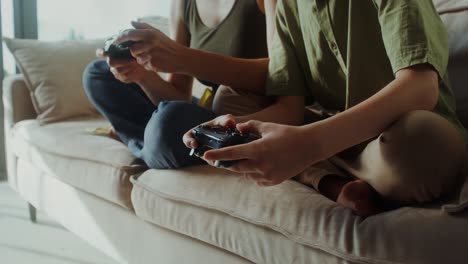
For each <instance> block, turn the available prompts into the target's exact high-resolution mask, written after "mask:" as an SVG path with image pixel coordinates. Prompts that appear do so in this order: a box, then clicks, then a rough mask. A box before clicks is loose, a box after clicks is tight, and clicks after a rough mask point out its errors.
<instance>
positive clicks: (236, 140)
mask: <svg viewBox="0 0 468 264" xmlns="http://www.w3.org/2000/svg"><path fill="white" fill-rule="evenodd" d="M192 136H193V137H194V138H195V139H196V140H197V143H198V147H197V148H196V149H192V151H191V152H190V155H191V156H193V155H195V156H197V157H203V155H204V154H205V152H206V151H208V150H210V149H220V148H224V147H229V146H235V145H240V144H246V143H249V142H252V141H254V140H256V139H258V138H259V137H257V136H255V135H252V134H248V133H241V132H240V131H239V130H237V129H234V128H229V127H220V126H207V125H201V126H198V127H197V128H195V129H194V130H192ZM235 162H236V161H235V160H234V161H233V160H230V161H218V162H216V166H217V167H224V168H228V167H230V166H232V165H233V164H234V163H235Z"/></svg>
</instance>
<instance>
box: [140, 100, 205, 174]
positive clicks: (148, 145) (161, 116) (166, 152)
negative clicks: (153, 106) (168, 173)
mask: <svg viewBox="0 0 468 264" xmlns="http://www.w3.org/2000/svg"><path fill="white" fill-rule="evenodd" d="M199 109H200V108H199V107H196V106H194V105H193V104H190V103H186V102H182V101H167V102H166V101H163V102H161V103H160V104H159V106H158V111H156V112H154V114H153V116H152V117H151V120H150V121H149V122H148V125H147V126H146V130H145V145H144V149H143V151H142V156H143V157H142V159H143V160H144V161H145V162H146V164H147V165H148V166H149V167H150V168H155V169H168V168H180V167H185V166H189V165H192V163H193V162H194V158H192V157H190V156H189V153H190V150H189V149H188V148H187V147H186V146H185V145H184V143H183V141H182V137H183V135H184V133H185V132H187V131H188V130H189V129H191V128H193V127H194V126H196V125H198V124H199V123H200V120H199V119H198V118H197V116H199V115H200V113H198V111H199ZM203 113H204V112H203ZM205 114H206V113H205Z"/></svg>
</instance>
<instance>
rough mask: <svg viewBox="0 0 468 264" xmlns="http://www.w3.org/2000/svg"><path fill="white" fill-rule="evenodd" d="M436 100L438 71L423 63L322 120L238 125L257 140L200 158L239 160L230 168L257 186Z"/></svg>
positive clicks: (273, 181)
mask: <svg viewBox="0 0 468 264" xmlns="http://www.w3.org/2000/svg"><path fill="white" fill-rule="evenodd" d="M437 99H438V75H437V73H436V72H435V71H433V70H432V68H431V67H429V66H426V65H419V66H416V67H411V68H408V69H404V70H401V71H399V72H398V73H397V74H396V79H395V80H394V81H393V82H391V83H390V84H388V85H387V86H386V87H385V88H383V89H382V90H381V91H380V92H378V93H377V94H375V95H374V96H372V97H370V98H369V99H367V100H365V101H364V102H362V103H360V104H358V105H356V106H355V107H353V108H351V109H349V110H346V111H345V112H343V113H341V114H338V115H336V116H334V117H331V118H329V119H326V120H324V121H319V122H315V123H312V124H310V125H307V126H302V127H297V126H284V125H279V124H273V123H263V122H258V121H249V122H247V123H243V124H238V125H237V128H238V129H239V130H241V131H244V132H254V133H256V134H259V135H260V136H261V139H259V140H256V141H253V142H252V143H249V144H243V145H238V146H233V147H226V148H223V149H217V150H210V151H207V152H205V155H204V159H205V160H207V161H209V162H210V163H211V164H212V163H213V162H214V161H216V160H242V159H243V160H244V161H241V162H238V163H236V164H235V165H234V166H232V167H230V168H229V169H230V170H233V171H236V172H241V173H244V174H246V175H247V176H248V177H250V178H252V179H254V180H256V181H257V183H258V184H260V185H275V184H279V183H281V182H282V181H284V180H286V179H289V178H291V177H293V176H295V175H297V174H299V173H300V172H301V171H303V170H304V169H305V168H306V167H307V166H310V165H311V164H314V163H316V162H318V161H321V160H324V159H327V158H329V157H331V156H333V155H335V154H336V153H338V152H340V151H342V150H344V149H346V148H349V147H351V146H354V145H357V144H359V143H361V142H364V141H365V140H367V139H370V138H373V137H375V136H377V135H379V134H380V133H381V132H383V131H384V130H385V129H386V128H387V127H388V126H389V125H390V124H391V123H393V122H394V121H396V120H398V118H399V117H400V116H401V115H403V114H405V113H407V112H410V111H413V110H431V109H433V108H434V106H435V105H436V102H437ZM184 140H185V142H186V145H187V146H189V147H196V142H195V144H194V145H193V142H191V141H190V138H189V137H188V136H187V137H185V138H184ZM285 153H287V155H285Z"/></svg>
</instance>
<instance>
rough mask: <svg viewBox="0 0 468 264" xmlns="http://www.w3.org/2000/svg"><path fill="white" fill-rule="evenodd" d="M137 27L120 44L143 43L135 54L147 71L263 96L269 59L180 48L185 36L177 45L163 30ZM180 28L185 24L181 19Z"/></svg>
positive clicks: (134, 49) (136, 49) (175, 3)
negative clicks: (239, 56) (183, 76)
mask: <svg viewBox="0 0 468 264" xmlns="http://www.w3.org/2000/svg"><path fill="white" fill-rule="evenodd" d="M183 1H184V0H177V1H175V2H174V5H177V3H179V4H180V3H183ZM272 3H273V2H272ZM271 8H272V7H271V4H270V9H271ZM181 10H182V9H181V8H179V9H178V12H179V17H181V15H180V14H181V12H182V11H181ZM176 11H177V10H176ZM174 12H175V11H174ZM267 15H268V13H267ZM270 15H273V14H270ZM173 17H177V15H173ZM266 19H267V21H269V20H271V18H269V17H267V18H266ZM133 25H134V26H135V27H136V28H137V29H136V30H130V31H128V32H125V33H124V34H122V35H121V36H120V37H119V38H118V39H117V40H116V42H117V43H121V42H124V41H127V40H133V41H141V42H140V43H137V44H134V45H132V47H131V51H132V54H133V55H134V56H135V57H136V58H137V60H138V63H140V64H141V65H145V68H147V69H151V70H153V71H162V72H168V73H178V74H179V75H190V76H194V77H197V78H199V79H204V80H209V81H211V82H214V83H219V84H224V85H227V86H231V87H233V88H238V89H242V90H247V91H251V92H254V93H259V94H263V93H264V86H265V78H266V75H267V71H268V62H269V60H268V58H262V59H239V58H232V57H226V56H222V55H218V54H214V53H210V52H206V51H201V50H195V49H190V48H187V44H188V43H185V45H180V43H182V42H183V40H184V39H183V37H184V36H177V35H176V39H178V42H174V41H172V40H171V39H169V38H167V36H165V35H164V34H163V33H162V32H160V31H159V30H157V29H154V28H151V27H150V26H148V25H146V24H141V23H134V24H133ZM178 25H179V26H181V25H182V24H180V19H179V24H178ZM183 25H184V24H183ZM184 27H185V25H184ZM270 30H271V29H270ZM179 37H180V38H179ZM187 40H188V38H187ZM179 42H180V43H179Z"/></svg>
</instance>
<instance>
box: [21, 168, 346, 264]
mask: <svg viewBox="0 0 468 264" xmlns="http://www.w3.org/2000/svg"><path fill="white" fill-rule="evenodd" d="M18 165H19V166H18V175H17V176H18V191H19V193H20V194H21V196H22V197H23V198H25V199H26V200H27V201H28V202H30V203H31V204H33V205H34V206H35V207H36V208H38V210H41V211H42V212H44V213H46V214H47V215H48V216H50V217H52V218H53V219H54V220H56V221H58V222H59V223H60V224H62V225H63V226H64V227H65V228H67V229H68V230H70V231H71V232H73V233H74V234H77V235H78V236H79V237H81V238H82V239H83V240H84V241H86V242H88V243H90V245H92V246H94V247H96V248H98V249H100V250H101V251H102V252H104V253H105V254H107V255H109V256H110V257H112V258H114V259H115V260H116V261H117V262H116V263H122V264H147V263H163V264H166V263H174V264H179V263H191V264H219V263H223V264H247V263H251V262H249V261H247V260H246V259H244V258H242V257H240V256H237V255H234V254H232V253H229V252H228V251H226V250H223V249H221V248H217V247H214V246H211V245H209V244H206V243H203V242H201V241H199V240H196V239H192V238H189V237H187V236H185V235H183V234H178V233H175V232H172V231H169V230H167V229H166V228H162V227H159V226H156V225H154V224H151V223H148V222H145V221H144V220H142V219H140V218H138V217H136V216H135V214H134V212H132V211H129V210H126V209H124V208H122V207H121V206H118V205H115V204H114V203H111V202H109V201H107V200H105V199H102V198H100V197H97V196H95V195H92V194H89V193H87V192H85V191H83V190H81V189H79V188H76V187H73V186H71V185H69V184H67V183H64V182H62V181H61V180H60V179H57V178H56V177H53V176H51V175H49V174H47V173H45V172H44V171H42V170H41V169H40V168H38V167H36V166H34V165H33V164H31V163H29V162H27V161H25V160H23V159H19V160H18ZM174 252H183V254H174ZM320 263H330V264H335V263H336V264H337V263H342V262H320Z"/></svg>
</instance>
